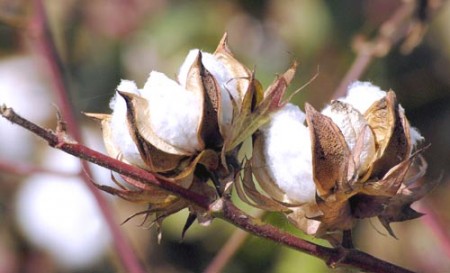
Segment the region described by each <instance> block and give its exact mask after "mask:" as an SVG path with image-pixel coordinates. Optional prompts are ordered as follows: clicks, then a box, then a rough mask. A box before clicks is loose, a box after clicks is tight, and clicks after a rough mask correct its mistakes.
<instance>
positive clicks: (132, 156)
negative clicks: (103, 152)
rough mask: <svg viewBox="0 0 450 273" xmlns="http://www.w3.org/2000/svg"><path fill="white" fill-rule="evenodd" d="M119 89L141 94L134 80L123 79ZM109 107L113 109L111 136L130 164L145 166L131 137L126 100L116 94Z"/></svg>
mask: <svg viewBox="0 0 450 273" xmlns="http://www.w3.org/2000/svg"><path fill="white" fill-rule="evenodd" d="M117 90H118V91H122V92H127V93H133V94H137V95H138V94H139V90H138V88H137V86H136V84H135V83H134V82H133V81H128V80H122V81H121V82H120V84H119V86H118V87H117ZM109 107H110V108H111V110H113V113H112V117H111V121H110V126H111V138H112V142H113V143H114V144H115V146H116V147H117V149H119V151H120V152H121V155H122V157H123V159H124V160H125V161H127V162H128V163H130V164H134V165H138V166H141V167H144V166H145V163H144V162H143V160H142V158H141V156H140V154H139V151H138V149H137V147H136V145H135V144H134V141H133V139H132V138H131V135H130V132H129V129H128V126H127V123H128V121H127V105H126V103H125V100H124V99H123V98H122V97H121V96H120V95H119V94H117V93H116V94H115V95H114V97H113V98H112V99H111V102H110V103H109ZM111 156H118V155H111Z"/></svg>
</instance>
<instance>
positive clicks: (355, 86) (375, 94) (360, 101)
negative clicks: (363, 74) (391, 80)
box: [339, 81, 386, 114]
mask: <svg viewBox="0 0 450 273" xmlns="http://www.w3.org/2000/svg"><path fill="white" fill-rule="evenodd" d="M384 97H386V92H385V91H382V90H381V89H380V88H379V87H378V86H375V85H373V84H372V83H370V82H359V81H357V82H354V83H352V84H350V86H349V87H348V91H347V96H345V97H343V98H339V100H340V101H342V102H346V103H348V104H350V105H352V106H353V107H354V108H355V109H356V110H358V111H359V112H360V113H361V114H364V113H365V112H366V111H367V109H369V107H370V106H371V105H372V104H373V103H374V102H375V101H377V100H380V99H382V98H384Z"/></svg>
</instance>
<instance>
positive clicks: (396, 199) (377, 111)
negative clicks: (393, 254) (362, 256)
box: [238, 83, 434, 244]
mask: <svg viewBox="0 0 450 273" xmlns="http://www.w3.org/2000/svg"><path fill="white" fill-rule="evenodd" d="M362 87H363V88H364V89H365V90H369V91H370V92H372V91H375V92H374V93H371V94H369V97H371V98H375V100H372V102H371V104H367V103H366V104H367V105H366V106H361V105H355V104H354V103H353V102H352V100H354V97H355V95H354V94H353V95H352V96H349V97H347V98H344V99H341V100H338V101H333V102H332V103H331V105H330V106H328V107H327V108H325V109H324V111H323V112H322V113H320V112H318V111H317V110H315V109H314V108H313V107H312V106H311V105H309V104H306V106H305V109H306V114H305V116H306V123H307V127H304V126H305V125H304V119H305V118H302V117H301V115H300V117H299V118H298V122H297V123H298V125H296V126H299V128H300V129H301V128H302V126H303V128H305V129H304V130H303V129H302V130H297V129H295V127H296V126H293V125H291V126H286V128H285V129H283V128H282V127H280V128H278V127H277V126H276V125H277V124H275V123H276V122H278V123H280V122H282V121H279V120H278V119H279V118H277V116H279V115H281V114H278V113H275V114H273V115H272V121H271V122H269V126H268V127H269V128H266V127H262V129H261V130H260V131H258V132H257V133H256V134H255V137H254V138H255V141H254V151H253V156H252V159H251V166H249V167H246V168H249V169H250V170H251V171H252V172H253V173H254V175H255V177H256V179H257V181H258V184H259V185H260V186H261V189H262V191H263V192H261V191H259V192H257V191H256V190H255V189H256V187H255V186H253V184H254V183H255V182H254V181H252V180H250V179H249V178H248V176H247V179H243V180H242V181H240V182H241V183H242V184H243V186H240V189H241V190H240V191H241V192H240V193H239V192H238V193H239V195H240V196H244V200H246V201H249V203H252V204H253V205H256V206H260V207H261V205H262V207H264V208H265V209H270V208H272V210H274V211H283V212H284V213H285V214H286V215H287V217H288V219H289V220H290V221H291V222H292V223H294V225H296V226H297V227H298V228H300V229H301V230H303V231H305V232H306V233H308V234H313V235H316V236H319V237H324V238H327V239H328V240H330V242H332V243H333V244H339V243H340V240H341V237H340V235H339V234H340V233H341V232H342V231H343V230H348V229H351V228H352V227H353V225H354V224H355V222H356V220H357V219H359V218H366V217H378V218H379V219H380V221H381V222H382V224H383V225H384V226H385V227H386V229H387V230H388V231H389V233H390V234H391V235H394V234H393V232H392V229H391V228H390V225H389V224H390V223H391V222H395V221H404V220H409V219H413V218H416V217H418V216H420V213H418V212H416V211H414V210H413V209H412V208H411V207H410V205H411V204H412V203H413V202H414V201H416V200H418V199H420V198H421V197H422V196H423V195H424V194H425V193H426V192H428V191H429V190H430V189H431V188H432V187H433V186H434V183H427V184H425V183H423V182H420V181H422V180H421V177H422V176H423V175H424V173H425V170H426V163H425V161H424V160H423V158H422V157H421V155H420V153H421V151H422V149H418V150H417V151H415V152H414V153H412V151H413V149H414V146H415V143H416V140H418V139H419V140H420V138H421V136H420V134H418V133H417V131H416V130H415V129H414V128H411V127H410V125H409V122H408V120H407V118H406V116H405V114H404V110H403V108H402V107H401V106H400V105H399V104H398V102H397V100H396V96H395V93H394V92H393V91H389V92H383V91H381V90H379V89H378V88H375V87H374V86H372V85H370V84H367V83H357V84H354V85H353V87H352V88H362ZM374 89H375V90H374ZM376 89H378V90H376ZM350 91H352V90H350ZM363 92H365V91H364V90H363ZM350 93H351V92H350ZM364 95H365V94H361V95H358V96H364ZM346 101H348V103H347V102H346ZM290 107H291V108H292V106H289V105H288V106H286V107H285V108H283V109H282V110H280V111H279V112H280V113H282V112H284V111H286V109H288V108H290ZM360 111H364V112H362V113H361V112H360ZM275 128H276V130H279V131H273V132H272V131H271V130H275ZM305 130H307V131H309V136H310V144H309V143H308V142H307V141H304V140H303V143H304V144H306V145H310V147H305V149H311V154H308V153H305V152H303V151H299V150H298V149H297V148H295V147H296V146H297V145H298V144H296V143H292V142H293V141H292V140H291V139H292V138H296V139H298V141H301V140H302V139H304V137H305V136H304V135H305V133H304V131H305ZM268 132H269V133H268ZM270 132H272V133H270ZM411 132H413V133H414V134H416V135H415V136H414V135H413V136H412V134H411ZM271 134H276V135H278V136H279V137H278V140H279V141H281V142H283V141H284V143H286V145H285V146H286V149H284V148H282V149H280V150H279V152H280V153H279V154H278V155H277V156H278V157H280V158H282V157H283V156H285V157H286V159H285V162H284V163H283V160H279V159H276V158H275V157H274V154H276V153H272V155H271V154H270V153H267V151H268V149H269V150H270V149H271V147H272V146H273V145H279V144H277V143H273V142H274V141H273V140H270V139H269V138H268V137H269V136H270V135H271ZM292 134H294V136H291V135H292ZM269 140H270V141H269ZM289 141H291V142H289ZM288 143H291V146H292V149H291V150H289V149H288V148H287V147H289V144H288ZM283 149H284V150H283ZM293 152H296V153H297V154H298V153H301V154H303V155H302V156H303V157H305V156H306V157H308V156H309V157H310V161H308V160H307V158H306V159H304V160H303V161H298V159H295V158H296V155H293V154H292V153H293ZM275 159H276V161H277V162H279V163H277V164H278V165H276V166H275V165H272V164H273V163H272V162H271V161H272V160H275ZM290 160H294V162H297V161H298V162H301V163H299V164H300V165H299V166H298V170H300V169H301V170H302V171H303V174H302V173H300V174H295V171H298V170H297V169H295V168H291V170H287V171H286V173H292V175H294V174H295V176H293V177H308V173H310V172H311V173H312V177H311V180H313V183H314V186H315V197H314V198H312V195H311V194H309V195H305V196H303V197H300V195H298V194H294V193H295V191H296V188H298V187H304V185H307V184H309V183H311V182H309V181H307V180H308V179H300V181H298V180H297V181H296V180H293V181H291V182H289V179H288V180H287V181H288V182H283V181H285V180H286V178H283V177H281V176H280V175H276V169H274V168H281V169H283V168H286V166H289V164H290V163H289V162H290ZM305 164H306V165H307V164H309V169H310V170H308V169H307V168H305V167H304V165H305ZM284 165H286V166H284ZM305 175H306V176H305ZM280 179H281V180H280ZM286 183H288V184H286ZM289 183H290V184H289ZM297 183H298V186H297ZM305 183H306V184H305ZM245 190H247V192H245ZM249 193H250V194H249ZM258 194H259V196H258ZM261 196H264V197H261ZM308 196H309V197H308ZM302 198H303V200H302ZM267 199H271V201H268V200H267ZM271 202H274V203H275V204H273V203H271Z"/></svg>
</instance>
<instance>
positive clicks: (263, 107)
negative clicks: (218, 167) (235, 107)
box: [223, 62, 297, 153]
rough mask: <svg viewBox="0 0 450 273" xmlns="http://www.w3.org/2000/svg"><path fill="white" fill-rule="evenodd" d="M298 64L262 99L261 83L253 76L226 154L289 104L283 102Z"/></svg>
mask: <svg viewBox="0 0 450 273" xmlns="http://www.w3.org/2000/svg"><path fill="white" fill-rule="evenodd" d="M296 68H297V63H296V62H294V63H293V64H292V66H291V67H290V68H289V69H288V70H287V71H286V72H285V73H284V74H283V75H281V76H279V77H277V79H276V80H275V81H274V82H273V83H272V84H271V85H270V86H269V87H268V88H267V90H266V91H265V92H264V97H263V98H262V99H261V97H262V96H261V94H262V93H263V92H262V89H261V85H260V84H259V82H258V81H257V80H256V79H255V78H254V74H252V75H251V78H250V84H249V86H248V90H247V91H246V93H245V96H244V100H243V104H242V107H241V108H240V111H239V112H238V113H237V115H236V116H235V119H234V120H233V125H232V127H233V128H232V133H231V136H230V137H229V139H227V140H226V141H225V143H224V148H223V151H224V152H225V153H226V152H228V151H231V150H232V149H234V148H235V147H236V146H237V145H239V144H240V143H242V142H243V141H244V140H245V139H246V138H248V137H250V136H251V135H252V134H253V133H255V132H256V130H258V129H259V128H260V127H261V126H262V125H263V124H265V123H266V122H267V121H268V120H269V118H270V114H271V113H273V112H275V111H277V110H279V109H281V108H282V107H283V106H284V105H286V103H287V102H285V101H282V98H283V96H284V94H285V92H286V89H287V87H288V85H289V84H290V82H291V81H292V79H293V76H294V74H295V71H296Z"/></svg>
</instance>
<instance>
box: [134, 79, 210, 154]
mask: <svg viewBox="0 0 450 273" xmlns="http://www.w3.org/2000/svg"><path fill="white" fill-rule="evenodd" d="M141 96H142V97H143V98H145V99H147V101H148V105H149V107H148V108H149V109H148V111H150V125H151V128H152V129H153V131H154V132H155V133H156V135H157V136H158V137H160V138H161V139H163V140H164V141H166V142H167V143H169V144H171V145H172V146H174V147H177V148H180V149H182V150H185V151H187V152H191V153H194V152H195V151H198V150H201V149H202V147H201V145H200V143H199V141H198V137H197V129H198V126H199V123H200V118H201V110H200V109H202V105H201V103H202V101H201V98H200V97H199V96H197V95H196V94H195V93H194V92H189V91H187V90H186V89H184V88H183V87H182V86H180V85H179V84H178V83H177V82H175V81H173V80H171V79H169V78H168V77H167V76H166V75H164V74H163V73H160V72H156V71H152V72H151V73H150V77H149V78H148V80H147V82H146V83H145V86H144V89H143V90H142V92H141Z"/></svg>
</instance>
